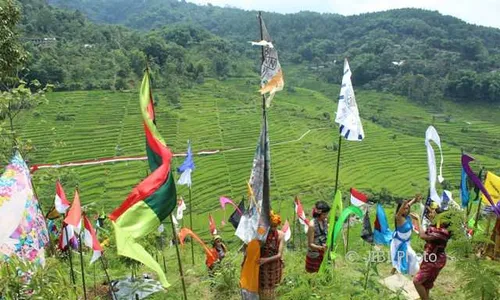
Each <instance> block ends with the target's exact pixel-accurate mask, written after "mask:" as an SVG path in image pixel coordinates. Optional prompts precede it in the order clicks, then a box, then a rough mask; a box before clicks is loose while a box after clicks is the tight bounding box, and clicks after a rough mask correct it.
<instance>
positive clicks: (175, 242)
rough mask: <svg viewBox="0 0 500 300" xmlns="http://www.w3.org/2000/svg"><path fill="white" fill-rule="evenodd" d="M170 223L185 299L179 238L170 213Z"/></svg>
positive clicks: (185, 297) (185, 298) (185, 299)
mask: <svg viewBox="0 0 500 300" xmlns="http://www.w3.org/2000/svg"><path fill="white" fill-rule="evenodd" d="M170 223H171V224H172V234H173V235H174V244H175V252H176V253H177V263H178V264H179V274H180V276H181V282H182V291H183V292H184V300H187V292H186V283H185V282H184V272H183V271H182V262H181V254H180V252H179V245H178V244H179V243H178V241H179V239H178V238H177V234H176V233H175V226H174V216H173V215H172V214H170Z"/></svg>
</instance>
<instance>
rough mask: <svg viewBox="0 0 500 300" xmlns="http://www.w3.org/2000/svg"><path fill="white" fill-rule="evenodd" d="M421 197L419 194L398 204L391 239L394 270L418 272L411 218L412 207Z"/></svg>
mask: <svg viewBox="0 0 500 300" xmlns="http://www.w3.org/2000/svg"><path fill="white" fill-rule="evenodd" d="M420 199H421V196H420V195H417V196H416V197H415V198H413V199H411V200H409V201H408V200H406V201H404V202H403V203H399V204H398V208H397V210H396V217H395V227H396V229H395V230H394V233H393V235H392V241H391V262H392V267H393V268H392V271H391V273H392V274H394V273H395V272H396V270H397V271H398V272H399V273H401V274H408V275H415V274H416V273H417V272H418V264H419V261H418V258H417V254H416V253H415V251H414V250H413V249H412V248H411V245H410V238H411V232H412V229H413V225H412V222H411V218H410V208H411V206H412V205H413V204H415V203H416V202H418V201H419V200H420Z"/></svg>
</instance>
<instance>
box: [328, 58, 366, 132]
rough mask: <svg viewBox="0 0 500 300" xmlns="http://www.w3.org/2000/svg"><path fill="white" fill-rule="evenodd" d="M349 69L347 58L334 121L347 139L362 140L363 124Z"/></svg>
mask: <svg viewBox="0 0 500 300" xmlns="http://www.w3.org/2000/svg"><path fill="white" fill-rule="evenodd" d="M351 75H352V73H351V69H350V67H349V63H348V62H347V59H346V60H345V62H344V76H343V77H342V87H341V88H340V96H339V105H338V107H337V116H336V118H335V122H337V123H338V124H339V126H340V134H341V135H342V136H344V137H345V138H346V139H347V140H348V141H362V140H363V139H364V138H365V132H364V131H363V125H362V124H361V119H360V118H359V111H358V105H357V104H356V97H355V96H354V89H353V87H352V83H351Z"/></svg>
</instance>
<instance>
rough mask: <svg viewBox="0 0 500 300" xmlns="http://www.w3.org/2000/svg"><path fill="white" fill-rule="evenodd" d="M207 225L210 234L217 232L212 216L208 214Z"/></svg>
mask: <svg viewBox="0 0 500 300" xmlns="http://www.w3.org/2000/svg"><path fill="white" fill-rule="evenodd" d="M208 225H209V228H210V233H211V234H212V235H216V234H217V227H215V221H214V218H213V217H212V215H208Z"/></svg>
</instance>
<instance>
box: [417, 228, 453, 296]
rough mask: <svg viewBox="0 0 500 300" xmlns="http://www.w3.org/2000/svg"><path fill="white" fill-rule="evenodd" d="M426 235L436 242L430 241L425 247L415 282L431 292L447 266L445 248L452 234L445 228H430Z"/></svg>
mask: <svg viewBox="0 0 500 300" xmlns="http://www.w3.org/2000/svg"><path fill="white" fill-rule="evenodd" d="M426 233H427V234H428V235H430V236H432V237H434V238H436V240H433V241H428V242H427V243H426V244H425V247H424V257H426V259H424V260H423V261H422V263H421V264H420V270H419V271H418V273H417V275H415V281H416V282H418V283H420V284H422V285H423V286H424V287H425V288H426V289H428V290H430V289H432V287H433V286H434V281H435V280H436V278H437V277H438V275H439V272H441V270H442V269H443V268H444V266H445V265H446V253H445V251H444V250H445V248H446V244H447V243H448V240H449V239H450V232H449V231H448V230H446V229H445V228H437V227H435V226H430V227H429V228H428V229H427V230H426Z"/></svg>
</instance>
